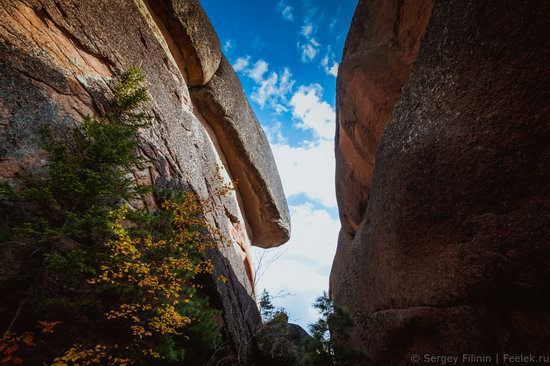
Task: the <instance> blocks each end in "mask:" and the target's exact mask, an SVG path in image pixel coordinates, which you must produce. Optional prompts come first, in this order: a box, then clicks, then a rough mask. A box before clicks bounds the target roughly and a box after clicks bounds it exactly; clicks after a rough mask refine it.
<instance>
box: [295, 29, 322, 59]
mask: <svg viewBox="0 0 550 366" xmlns="http://www.w3.org/2000/svg"><path fill="white" fill-rule="evenodd" d="M316 31H317V26H316V25H315V24H314V23H313V22H311V21H310V20H308V19H306V20H305V21H304V24H303V25H302V28H301V29H300V35H301V36H302V37H304V38H305V42H301V41H299V42H298V44H297V45H298V48H299V49H300V50H301V52H302V54H301V58H300V59H301V60H302V62H304V63H306V62H311V61H313V59H315V57H316V56H317V54H318V53H319V48H320V47H321V44H320V43H319V42H317V41H316V40H315V38H314V36H315V33H316Z"/></svg>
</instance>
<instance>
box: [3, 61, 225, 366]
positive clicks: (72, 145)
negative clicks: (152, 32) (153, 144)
mask: <svg viewBox="0 0 550 366" xmlns="http://www.w3.org/2000/svg"><path fill="white" fill-rule="evenodd" d="M143 85H144V83H143V77H142V75H141V73H140V72H139V70H137V69H134V68H132V69H130V70H129V72H128V73H127V75H126V77H125V78H124V79H123V80H122V81H121V82H120V83H119V84H118V86H117V89H116V103H114V104H115V106H114V107H113V108H112V110H111V111H109V112H107V113H105V114H102V115H98V116H89V117H86V118H84V120H83V122H82V124H81V125H79V126H76V127H74V128H73V129H72V130H71V131H70V132H69V133H68V134H67V136H66V137H65V138H63V139H61V138H59V137H56V135H55V134H54V133H53V132H47V135H46V140H47V141H48V143H47V144H46V146H45V149H46V152H47V158H48V164H47V167H46V169H47V174H45V175H41V176H30V175H29V176H25V177H20V178H21V183H22V186H23V188H16V187H13V186H11V185H8V184H4V185H3V186H2V188H1V191H0V214H1V215H2V219H3V220H0V221H3V224H0V226H1V227H0V232H1V234H2V235H1V236H0V239H1V241H0V251H1V254H2V255H1V256H0V257H1V258H4V260H5V261H6V263H1V264H2V265H3V268H2V269H1V270H0V289H1V290H3V291H10V292H9V293H10V294H11V296H10V297H9V298H8V299H7V302H6V309H2V313H3V314H6V313H7V312H6V310H7V309H13V316H12V317H11V318H10V319H3V320H5V321H6V322H5V323H6V324H7V329H6V331H5V332H4V334H3V337H2V339H1V341H0V364H2V365H10V364H19V363H21V362H23V361H25V362H26V363H28V364H42V363H43V362H53V364H54V365H75V364H81V365H93V364H99V365H125V364H132V363H151V362H153V360H155V361H154V362H155V363H156V364H159V363H164V362H170V361H180V360H183V359H186V360H189V359H193V357H195V359H197V360H198V359H200V358H201V357H205V356H206V355H208V352H202V351H204V350H214V349H215V348H216V347H217V345H218V344H219V343H220V341H221V335H220V331H219V323H220V322H219V312H218V311H216V310H213V309H212V308H210V307H209V305H208V299H207V298H206V297H205V296H203V295H201V294H200V291H199V290H200V287H201V285H200V284H199V283H198V282H197V278H198V276H200V275H201V274H204V273H210V272H212V269H213V268H212V263H211V262H210V261H209V260H208V259H206V257H205V251H206V250H207V248H208V247H209V246H212V245H214V239H215V238H213V237H212V234H214V235H215V232H216V231H215V230H213V229H212V228H211V227H210V226H209V224H208V223H207V221H206V220H205V216H204V215H205V211H206V210H208V206H209V205H208V202H205V201H203V200H201V199H199V197H197V195H195V194H194V193H192V192H174V191H170V190H166V191H158V190H153V188H152V187H144V186H138V185H137V184H136V183H135V179H134V178H133V175H132V170H133V169H135V167H136V166H139V165H140V164H141V163H143V159H142V158H141V157H140V155H139V153H138V132H139V129H140V128H142V127H146V126H148V125H149V124H150V122H151V117H150V116H148V115H147V114H145V113H143V112H140V111H139V110H140V107H141V106H142V105H143V103H144V102H146V101H147V99H148V97H147V91H146V89H145V87H144V86H143ZM225 191H227V188H224V189H223V191H222V192H218V193H217V194H224V193H225ZM144 195H153V196H154V197H155V199H156V201H157V202H160V203H161V205H160V207H158V208H156V209H155V210H151V212H149V211H147V210H146V209H134V208H132V206H131V205H130V203H132V202H135V201H136V200H140V199H142V198H143V196H144ZM8 262H9V263H8ZM4 264H5V265H4ZM16 301H17V302H16ZM60 335H62V336H60ZM201 352H202V354H201Z"/></svg>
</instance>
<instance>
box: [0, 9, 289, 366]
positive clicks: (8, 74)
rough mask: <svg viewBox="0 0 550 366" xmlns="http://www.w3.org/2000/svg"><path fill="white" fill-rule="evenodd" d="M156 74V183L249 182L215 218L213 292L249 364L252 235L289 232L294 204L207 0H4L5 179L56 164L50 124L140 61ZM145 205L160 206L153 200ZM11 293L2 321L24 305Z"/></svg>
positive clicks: (149, 75)
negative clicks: (46, 129)
mask: <svg viewBox="0 0 550 366" xmlns="http://www.w3.org/2000/svg"><path fill="white" fill-rule="evenodd" d="M130 66H137V67H139V68H140V69H141V70H142V72H143V74H144V75H145V77H146V82H147V88H148V92H149V95H150V102H149V103H148V105H147V109H148V111H147V112H149V113H150V114H152V115H154V117H155V121H154V124H153V126H152V127H151V128H148V129H146V130H144V131H143V132H142V135H141V143H140V150H141V153H142V154H143V155H144V156H145V157H147V158H148V161H149V162H150V163H149V164H146V165H145V166H142V167H140V169H138V170H136V171H135V173H134V176H135V180H136V181H137V182H139V183H146V184H153V185H158V184H166V182H169V183H171V184H176V185H178V186H183V187H186V188H188V189H191V190H192V191H194V192H195V193H197V194H198V195H199V196H201V197H206V196H209V195H210V194H211V193H212V192H213V191H214V190H215V189H216V188H217V187H218V186H219V185H220V184H221V183H223V182H220V181H219V178H218V175H219V174H218V173H217V167H218V166H220V165H221V166H222V167H223V169H222V172H221V173H222V176H223V177H224V179H225V180H226V181H229V180H230V179H231V180H238V182H239V183H238V187H237V190H236V191H235V192H234V193H232V194H231V195H230V196H229V197H220V198H217V199H216V202H215V210H214V212H213V213H212V214H211V215H210V216H209V217H208V219H209V220H210V221H211V223H212V224H213V225H214V227H216V228H217V229H218V230H219V231H220V233H221V234H222V236H223V238H224V239H225V240H226V242H225V243H224V245H221V246H220V247H219V248H217V249H216V250H215V251H214V252H213V253H211V257H212V260H213V261H214V263H215V267H216V269H215V274H214V275H216V276H218V275H224V276H225V277H227V278H228V279H229V282H228V283H227V284H223V283H219V281H218V282H216V281H213V282H216V285H215V291H214V292H215V294H213V295H212V296H214V297H215V300H214V302H216V303H218V306H219V308H220V309H221V310H222V311H223V320H224V325H225V331H226V333H227V334H228V337H229V341H230V344H231V347H232V356H233V361H231V362H234V363H235V364H248V363H249V362H250V359H249V358H250V352H251V345H250V339H251V334H252V332H253V330H254V328H255V327H256V326H257V325H258V323H259V322H260V316H259V313H258V309H257V306H256V303H255V300H254V294H253V292H254V290H253V287H252V281H253V278H252V276H253V274H252V267H251V266H252V264H251V261H250V256H249V250H250V246H251V245H257V246H261V247H265V248H267V247H273V246H278V245H281V244H283V243H284V242H285V241H287V240H288V238H289V233H290V221H289V214H288V209H287V205H286V201H285V198H284V194H283V191H282V186H281V182H280V179H279V176H278V172H277V168H276V166H275V162H274V159H273V156H272V153H271V150H270V147H269V144H268V142H267V139H266V137H265V135H264V132H263V131H262V129H261V127H260V125H259V124H258V122H257V120H256V117H255V116H254V113H253V112H252V110H251V108H250V106H249V105H248V101H247V100H246V97H245V95H244V93H243V90H242V87H241V85H240V83H239V81H238V78H237V76H236V75H235V73H234V71H233V69H232V68H231V66H230V65H229V63H228V62H227V60H225V58H224V56H223V54H222V52H221V50H220V43H219V40H218V38H217V36H216V33H215V31H214V30H213V28H212V26H211V24H210V22H209V20H208V18H207V16H206V15H205V13H204V11H203V10H202V8H201V6H200V4H199V2H198V1H196V0H161V1H147V0H123V1H105V0H103V1H93V2H89V1H78V0H21V1H19V0H17V1H12V0H2V1H0V75H1V76H0V180H2V181H9V182H12V183H13V182H15V183H17V180H18V177H19V176H20V175H21V174H23V173H24V172H29V171H36V170H38V171H39V170H40V169H41V168H42V167H43V165H44V164H45V162H44V160H43V156H44V152H43V151H42V150H41V143H40V131H41V130H42V128H43V126H44V125H46V124H50V125H54V126H56V128H57V129H58V130H61V131H63V129H64V128H67V127H69V126H72V125H74V124H77V123H79V122H80V121H81V120H82V118H83V117H84V116H85V115H91V114H94V113H98V112H101V111H103V110H105V109H106V108H107V106H106V103H107V101H108V100H109V99H110V97H112V95H113V91H114V90H113V88H114V86H115V83H114V81H116V80H117V78H120V76H121V75H122V74H123V73H124V72H125V71H126V70H127V69H128V68H129V67H130ZM142 204H146V205H154V202H144V203H142ZM17 301H18V299H16V298H10V299H9V300H7V302H6V303H2V306H1V308H2V314H3V315H2V323H4V320H6V321H7V322H9V320H8V314H11V315H9V317H11V316H12V315H13V313H14V312H15V310H16V308H17Z"/></svg>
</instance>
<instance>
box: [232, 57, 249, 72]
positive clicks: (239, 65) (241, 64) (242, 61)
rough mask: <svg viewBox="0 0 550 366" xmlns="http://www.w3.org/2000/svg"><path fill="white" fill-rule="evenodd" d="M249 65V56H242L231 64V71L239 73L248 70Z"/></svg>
mask: <svg viewBox="0 0 550 366" xmlns="http://www.w3.org/2000/svg"><path fill="white" fill-rule="evenodd" d="M249 64H250V56H244V57H239V58H238V59H237V60H236V61H235V62H234V63H233V69H234V70H235V71H236V72H240V71H242V70H246V69H247V68H248V65H249Z"/></svg>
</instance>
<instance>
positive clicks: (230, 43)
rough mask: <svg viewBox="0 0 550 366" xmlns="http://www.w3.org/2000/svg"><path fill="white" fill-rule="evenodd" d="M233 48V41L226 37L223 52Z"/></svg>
mask: <svg viewBox="0 0 550 366" xmlns="http://www.w3.org/2000/svg"><path fill="white" fill-rule="evenodd" d="M232 48H233V41H232V40H230V39H228V40H227V41H225V43H224V44H223V52H229V51H230V50H231V49H232Z"/></svg>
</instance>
